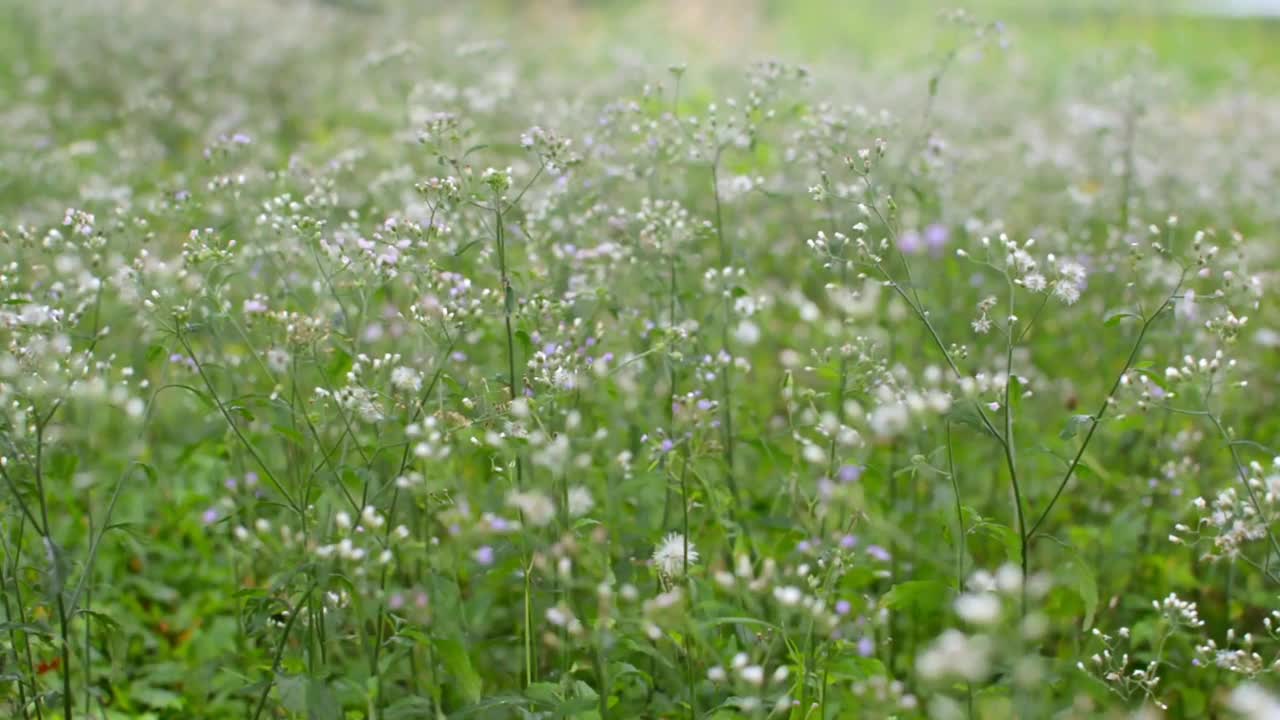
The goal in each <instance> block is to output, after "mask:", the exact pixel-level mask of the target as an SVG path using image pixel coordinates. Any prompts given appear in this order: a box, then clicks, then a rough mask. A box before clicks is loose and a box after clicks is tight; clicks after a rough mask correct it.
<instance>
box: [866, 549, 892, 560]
mask: <svg viewBox="0 0 1280 720" xmlns="http://www.w3.org/2000/svg"><path fill="white" fill-rule="evenodd" d="M867 554H868V555H870V556H871V557H872V558H873V559H876V560H879V561H880V562H889V551H888V550H885V549H884V548H882V547H880V546H879V545H868V546H867Z"/></svg>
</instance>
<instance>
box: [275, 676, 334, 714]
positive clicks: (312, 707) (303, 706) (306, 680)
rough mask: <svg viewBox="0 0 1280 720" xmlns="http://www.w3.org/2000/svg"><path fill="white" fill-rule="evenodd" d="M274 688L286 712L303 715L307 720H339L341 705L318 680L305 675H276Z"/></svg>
mask: <svg viewBox="0 0 1280 720" xmlns="http://www.w3.org/2000/svg"><path fill="white" fill-rule="evenodd" d="M276 688H277V690H279V692H280V704H281V705H283V706H284V708H285V709H286V710H288V711H289V712H291V713H296V714H298V715H305V716H306V717H307V720H341V718H342V704H341V703H339V702H338V698H337V696H335V695H334V694H333V690H331V689H330V688H329V686H328V685H327V684H326V683H325V682H324V681H323V680H321V679H320V678H310V677H307V676H305V675H278V676H276Z"/></svg>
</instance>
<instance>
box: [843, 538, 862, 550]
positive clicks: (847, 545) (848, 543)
mask: <svg viewBox="0 0 1280 720" xmlns="http://www.w3.org/2000/svg"><path fill="white" fill-rule="evenodd" d="M857 546H858V538H857V536H856V535H845V536H844V537H842V538H840V547H842V548H844V549H845V550H852V549H853V548H855V547H857Z"/></svg>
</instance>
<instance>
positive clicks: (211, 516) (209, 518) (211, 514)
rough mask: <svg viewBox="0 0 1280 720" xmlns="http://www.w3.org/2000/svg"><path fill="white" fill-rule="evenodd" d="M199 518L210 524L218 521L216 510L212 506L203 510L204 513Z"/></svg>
mask: <svg viewBox="0 0 1280 720" xmlns="http://www.w3.org/2000/svg"><path fill="white" fill-rule="evenodd" d="M200 519H201V520H203V521H204V524H205V525H212V524H214V523H216V522H218V511H217V510H216V509H214V508H209V509H208V510H205V511H204V515H202V516H201V517H200Z"/></svg>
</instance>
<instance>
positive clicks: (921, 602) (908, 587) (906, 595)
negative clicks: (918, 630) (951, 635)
mask: <svg viewBox="0 0 1280 720" xmlns="http://www.w3.org/2000/svg"><path fill="white" fill-rule="evenodd" d="M951 591H952V588H951V587H950V586H948V585H947V584H946V583H944V582H941V581H939V580H908V581H907V582H902V583H898V584H897V585H894V586H893V587H892V588H890V589H889V592H887V593H885V594H884V597H882V598H880V604H881V605H883V606H884V607H887V608H894V609H895V610H904V609H908V608H914V609H917V610H920V611H922V612H929V611H938V610H941V609H942V608H943V607H945V606H946V604H947V601H948V600H949V599H950V597H951Z"/></svg>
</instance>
